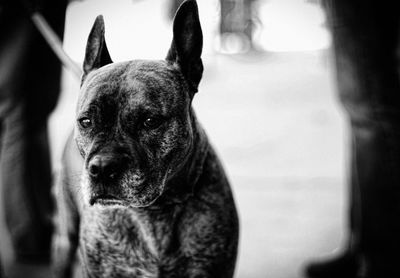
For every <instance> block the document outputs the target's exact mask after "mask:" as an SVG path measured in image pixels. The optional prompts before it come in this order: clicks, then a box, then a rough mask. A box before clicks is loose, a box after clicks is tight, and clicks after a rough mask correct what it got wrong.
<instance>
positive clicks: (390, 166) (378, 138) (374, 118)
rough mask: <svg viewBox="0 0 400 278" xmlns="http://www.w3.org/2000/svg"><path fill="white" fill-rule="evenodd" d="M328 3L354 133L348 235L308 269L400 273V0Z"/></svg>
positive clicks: (338, 273)
mask: <svg viewBox="0 0 400 278" xmlns="http://www.w3.org/2000/svg"><path fill="white" fill-rule="evenodd" d="M325 4H326V6H327V11H328V12H329V14H330V22H331V26H332V33H333V41H334V50H335V63H336V72H337V73H336V74H337V85H338V91H339V98H340V101H341V102H342V104H343V107H344V109H345V111H346V113H347V116H348V118H349V121H350V132H351V139H352V142H351V156H352V157H351V169H350V189H351V197H350V217H349V238H348V243H347V247H346V250H345V251H344V253H343V254H341V255H340V256H338V257H336V258H334V259H332V260H330V261H325V262H319V263H314V264H311V265H309V266H308V267H307V269H306V273H307V275H308V277H311V278H329V277H335V278H339V277H340V278H346V277H367V278H384V277H400V267H399V266H398V261H399V259H400V255H399V250H400V79H399V69H400V67H399V54H400V47H399V38H400V37H399V35H400V10H399V8H398V6H397V3H396V2H395V1H389V2H385V3H381V2H378V1H372V0H354V1H347V0H340V1H333V0H326V3H325Z"/></svg>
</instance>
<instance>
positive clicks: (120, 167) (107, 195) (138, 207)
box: [53, 0, 239, 278]
mask: <svg viewBox="0 0 400 278" xmlns="http://www.w3.org/2000/svg"><path fill="white" fill-rule="evenodd" d="M202 40H203V39H202V31H201V26H200V21H199V16H198V8H197V4H196V1H194V0H188V1H185V2H184V3H183V4H182V5H181V6H180V8H179V9H178V11H177V13H176V15H175V18H174V23H173V39H172V44H171V47H170V49H169V51H168V54H167V56H166V59H165V60H159V61H155V60H133V61H128V62H119V63H113V62H112V60H111V58H110V55H109V52H108V50H107V46H106V42H105V38H104V21H103V18H102V16H98V17H97V18H96V20H95V23H94V25H93V27H92V30H91V32H90V34H89V38H88V42H87V47H86V54H85V59H84V64H83V77H82V84H81V89H80V95H79V100H78V104H77V110H76V123H75V127H74V131H73V135H71V136H70V138H69V139H68V142H67V144H66V147H65V150H64V155H63V162H62V163H63V169H62V171H61V173H60V175H59V176H58V179H57V182H56V184H55V194H56V201H57V215H56V217H55V219H56V229H55V236H54V240H53V247H54V248H53V254H54V270H55V273H56V274H55V275H56V277H71V273H72V270H73V264H74V260H75V257H76V253H77V250H79V255H80V256H79V258H80V263H81V265H82V269H83V276H84V277H163V278H166V277H192V278H194V277H197V278H199V277H218V278H224V277H232V276H233V274H234V269H235V262H236V255H237V247H238V233H239V232H238V230H239V227H238V216H237V211H236V207H235V203H234V199H233V196H232V192H231V189H230V186H229V183H228V180H227V178H226V175H225V173H224V170H223V168H222V166H221V163H220V161H219V159H218V157H217V155H216V153H215V151H214V150H213V148H212V147H211V146H210V144H209V142H208V140H207V137H206V134H205V133H204V131H203V129H202V128H201V126H200V124H199V123H198V121H197V120H196V116H195V113H194V111H193V109H192V107H191V103H192V99H193V97H194V95H195V93H196V92H197V91H198V85H199V82H200V80H201V77H202V73H203V64H202V60H201V52H202Z"/></svg>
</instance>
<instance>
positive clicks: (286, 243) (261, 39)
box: [2, 0, 347, 278]
mask: <svg viewBox="0 0 400 278" xmlns="http://www.w3.org/2000/svg"><path fill="white" fill-rule="evenodd" d="M180 2H182V1H172V0H162V1H160V0H118V1H110V0H85V1H75V2H72V3H71V4H70V5H69V8H68V11H67V19H66V27H65V28H66V29H65V37H64V46H65V50H66V52H67V53H68V54H69V55H70V56H71V57H72V59H73V60H74V61H76V62H77V63H78V64H79V65H81V63H82V61H83V57H84V51H85V45H86V39H87V36H88V33H89V31H90V28H91V26H92V24H93V22H94V19H95V17H96V16H97V15H98V14H103V15H104V18H105V23H106V41H107V45H108V49H109V51H110V54H111V57H112V59H113V60H114V61H123V60H132V59H143V58H145V59H163V58H164V57H165V55H166V53H167V50H168V48H169V45H170V42H171V39H172V17H173V14H174V11H175V9H176V7H177V5H179V3H180ZM197 2H198V5H199V12H200V20H201V24H202V28H203V35H204V50H203V62H204V68H205V71H204V77H203V79H202V81H201V83H200V89H199V93H198V94H197V95H196V96H195V99H194V103H193V105H194V109H195V110H196V112H197V116H198V118H199V120H200V122H201V123H202V124H203V126H204V127H205V129H206V131H207V133H208V135H209V138H210V140H211V142H212V144H213V145H214V146H215V147H216V149H217V152H218V153H219V154H220V156H221V159H222V161H223V164H224V166H225V168H226V170H227V172H228V176H229V178H230V181H231V184H232V187H233V190H234V194H235V198H236V202H237V206H238V209H239V214H240V220H241V235H240V249H239V257H238V263H237V268H236V277H238V278H258V277H273V278H300V277H303V275H302V269H303V266H304V265H305V264H306V263H307V262H309V261H310V260H312V259H313V258H316V257H320V256H323V255H329V254H330V253H331V252H333V251H334V250H335V249H337V248H340V247H341V245H342V243H343V242H342V238H344V234H345V233H346V231H345V229H344V227H345V224H346V221H347V219H346V217H345V215H346V212H347V207H346V205H345V204H346V199H347V187H346V160H347V149H346V148H347V144H346V143H347V133H346V124H345V119H344V116H343V114H342V111H341V108H340V106H339V104H338V102H337V100H336V94H335V90H336V89H335V76H334V69H333V67H332V53H331V50H330V43H331V37H330V34H329V30H327V28H326V16H325V13H324V11H323V9H322V7H321V3H320V1H318V0H309V1H305V0H221V1H219V0H198V1H197ZM78 92H79V81H78V80H77V79H76V78H75V77H74V76H73V75H72V74H71V73H70V72H68V71H67V70H64V73H63V83H62V95H61V98H60V101H59V105H58V107H57V109H56V111H55V112H54V113H53V115H52V117H51V119H50V126H51V134H50V136H51V144H52V150H53V152H52V156H53V157H52V158H53V161H54V167H55V168H56V169H57V168H58V167H60V164H59V159H60V156H61V151H62V148H63V145H64V143H65V141H66V138H67V135H68V133H69V131H70V128H71V127H72V124H73V121H74V112H75V102H76V99H77V95H78ZM3 234H4V231H3ZM7 244H8V243H7V241H4V240H3V241H2V245H3V246H2V249H7ZM2 255H3V256H5V257H7V256H10V254H7V252H6V253H5V254H2ZM6 260H7V259H5V261H6Z"/></svg>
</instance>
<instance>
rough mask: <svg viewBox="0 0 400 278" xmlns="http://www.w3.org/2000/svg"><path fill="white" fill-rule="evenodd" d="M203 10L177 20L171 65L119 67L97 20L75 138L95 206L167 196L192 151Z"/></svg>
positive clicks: (189, 9) (86, 190)
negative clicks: (194, 96) (170, 181)
mask: <svg viewBox="0 0 400 278" xmlns="http://www.w3.org/2000/svg"><path fill="white" fill-rule="evenodd" d="M201 48H202V34H201V28H200V23H199V19H198V12H197V5H196V2H195V1H193V0H190V1H186V2H184V3H183V4H182V6H181V7H180V9H179V10H178V12H177V14H176V16H175V20H174V37H173V41H172V45H171V48H170V50H169V52H168V55H167V58H166V60H165V61H144V60H135V61H130V62H122V63H112V61H111V59H110V56H109V53H108V50H107V47H106V44H105V40H104V23H103V19H102V17H98V18H97V19H96V22H95V24H94V26H93V28H92V31H91V33H90V35H89V39H88V44H87V49H86V56H85V62H84V75H83V79H82V80H83V82H82V86H81V92H80V98H79V102H78V107H77V116H76V126H75V140H76V143H77V146H78V149H79V151H80V153H81V155H82V156H83V158H84V161H85V163H84V169H83V180H82V184H81V186H82V194H83V200H84V201H85V202H86V203H87V204H89V205H93V204H96V203H97V204H100V205H110V204H119V205H124V206H135V207H144V206H148V205H150V204H152V203H153V202H154V201H155V200H156V199H157V198H158V197H159V196H160V195H161V194H162V193H163V191H164V187H165V185H166V182H167V181H168V180H169V179H170V178H171V177H173V175H174V174H175V173H176V172H177V171H179V170H180V169H181V168H182V166H183V165H184V164H185V162H186V161H187V160H188V158H189V156H190V154H191V152H192V151H193V150H192V149H193V148H192V147H193V126H192V123H193V121H192V117H193V115H192V113H191V108H190V105H191V101H192V97H193V95H194V93H195V92H196V91H197V86H198V83H199V81H200V79H201V75H202V69H203V68H202V62H201V58H200V55H201Z"/></svg>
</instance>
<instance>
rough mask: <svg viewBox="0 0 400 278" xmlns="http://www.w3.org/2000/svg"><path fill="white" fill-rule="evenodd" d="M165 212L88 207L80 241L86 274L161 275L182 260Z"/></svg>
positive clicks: (112, 275)
mask: <svg viewBox="0 0 400 278" xmlns="http://www.w3.org/2000/svg"><path fill="white" fill-rule="evenodd" d="M169 216H170V215H168V214H167V215H163V216H158V217H152V216H149V215H140V214H133V213H131V212H129V211H127V210H122V209H121V210H120V209H115V210H113V209H109V210H104V209H102V210H95V209H93V210H89V211H88V212H87V213H86V214H85V215H84V217H83V219H82V228H81V242H80V246H81V252H82V259H83V263H84V265H85V267H84V268H85V269H86V272H87V276H88V277H162V276H163V275H162V273H164V272H166V271H168V270H169V269H171V268H174V267H173V266H176V265H180V263H179V261H180V260H182V263H183V258H182V256H181V255H180V252H179V248H178V247H177V246H178V245H177V243H176V242H174V238H176V237H175V236H174V228H173V218H172V216H171V218H170V217H169ZM174 271H176V270H174Z"/></svg>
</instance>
